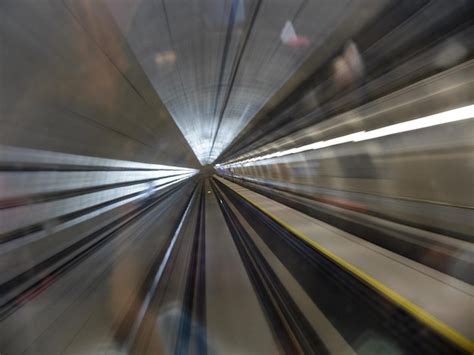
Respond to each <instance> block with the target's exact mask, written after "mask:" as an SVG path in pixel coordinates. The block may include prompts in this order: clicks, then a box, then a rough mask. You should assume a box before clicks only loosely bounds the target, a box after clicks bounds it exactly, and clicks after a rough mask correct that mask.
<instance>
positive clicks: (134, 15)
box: [105, 0, 381, 164]
mask: <svg viewBox="0 0 474 355" xmlns="http://www.w3.org/2000/svg"><path fill="white" fill-rule="evenodd" d="M105 2H106V3H107V5H108V7H109V9H110V11H111V13H112V14H113V16H114V18H115V19H116V21H117V24H118V26H119V27H120V28H121V30H122V31H123V33H124V36H125V37H126V38H127V40H128V41H129V43H130V46H131V48H132V50H133V51H134V53H135V55H136V57H137V59H138V61H139V62H140V63H141V65H142V66H143V68H144V71H145V72H146V73H147V75H148V77H149V78H150V81H151V83H152V84H153V86H154V88H155V89H156V91H157V93H158V95H159V96H160V97H161V99H162V100H163V102H164V104H165V105H166V107H167V108H168V110H169V111H170V113H171V115H172V116H173V118H174V119H175V121H176V123H177V125H178V126H179V128H180V129H181V131H182V132H183V134H184V136H185V137H186V139H187V141H188V142H189V144H190V145H191V147H192V148H193V150H194V152H195V154H196V156H197V157H198V159H199V160H200V161H201V163H203V164H206V163H211V162H213V161H214V159H216V158H217V157H218V156H219V154H220V153H221V152H222V151H223V149H225V148H226V147H227V145H228V144H230V143H231V141H232V140H233V139H234V138H235V136H236V135H237V134H238V133H239V131H240V130H241V129H242V128H243V127H245V125H246V124H247V123H248V122H249V121H250V119H251V118H252V117H253V116H254V115H255V114H256V113H257V112H258V111H259V110H260V109H261V108H262V107H263V106H264V104H265V103H266V101H267V100H269V99H270V98H271V96H272V95H273V94H274V93H275V92H276V91H277V90H278V89H279V88H280V87H281V86H282V85H283V84H284V83H285V81H286V80H288V79H289V78H290V77H291V75H292V74H293V73H294V72H295V71H296V70H297V69H298V68H299V67H300V66H301V64H302V63H303V62H304V61H305V59H306V58H307V57H308V56H309V54H311V53H312V52H313V51H315V50H317V49H320V48H321V46H322V45H323V44H324V43H325V41H326V40H327V39H328V38H329V35H330V34H331V29H332V28H333V27H332V26H335V25H337V24H339V23H340V22H343V21H345V20H346V19H347V18H349V17H350V16H353V15H354V10H355V9H358V10H360V8H359V6H361V7H362V3H365V6H375V7H378V6H379V5H380V4H381V2H378V4H375V3H372V4H371V3H370V2H363V1H347V0H338V1H302V0H293V1H286V0H276V1H259V0H252V1H250V0H226V1H224V0H222V1H221V0H207V1H200V2H198V1H191V2H189V1H183V0H178V1H177V0H173V1H165V0H163V1H157V0H140V1H131V0H105ZM287 21H290V22H291V23H292V25H293V28H294V29H295V31H296V35H297V36H299V40H300V43H299V44H298V43H285V42H284V41H283V40H282V39H281V38H280V36H281V34H282V31H283V29H284V26H285V24H286V22H287ZM247 34H248V38H247Z"/></svg>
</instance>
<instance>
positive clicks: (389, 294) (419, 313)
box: [226, 184, 474, 353]
mask: <svg viewBox="0 0 474 355" xmlns="http://www.w3.org/2000/svg"><path fill="white" fill-rule="evenodd" d="M226 185H227V184H226ZM227 186H228V187H229V188H231V187H230V186H229V185H227ZM232 190H234V191H235V192H236V193H238V194H239V195H240V196H241V197H242V198H243V199H245V200H246V201H248V202H249V203H250V204H252V205H254V206H255V207H256V208H258V209H259V210H261V211H262V212H263V213H265V214H266V215H268V216H269V217H270V218H272V219H274V220H275V221H276V222H278V223H279V224H281V225H282V226H283V227H285V228H286V229H288V230H289V231H290V232H292V233H293V234H295V235H296V236H298V237H299V238H301V239H303V240H304V241H305V242H306V243H308V244H309V245H311V246H312V247H313V248H314V249H316V250H318V251H320V252H321V253H323V254H324V255H326V256H327V257H328V258H330V259H331V260H333V261H334V262H336V263H337V264H339V265H340V266H342V267H343V268H345V269H346V270H348V271H350V272H351V273H353V274H354V275H356V276H357V277H358V278H359V279H361V280H363V281H365V282H366V283H367V284H369V285H370V286H371V287H372V288H374V289H375V290H376V291H378V292H379V293H380V294H382V295H383V296H385V297H386V298H388V299H389V300H391V301H392V302H394V303H396V304H397V305H399V306H400V307H402V308H403V309H405V310H406V311H408V312H409V313H410V314H412V315H413V316H414V317H415V318H417V319H418V320H420V321H421V322H422V323H424V324H426V325H427V326H428V327H430V328H432V329H433V330H435V331H436V332H438V333H439V334H441V335H443V336H444V337H445V338H447V339H449V340H450V341H451V342H453V343H454V344H456V345H458V346H459V347H461V348H462V349H464V350H466V351H468V352H470V353H474V342H472V341H471V340H469V339H468V338H466V337H465V336H464V335H462V334H460V333H459V332H457V331H456V330H454V329H452V328H451V327H449V326H448V325H446V324H444V323H443V322H442V321H440V320H439V319H437V318H436V317H434V316H433V315H431V314H429V313H428V312H426V311H425V310H424V309H422V308H420V307H418V306H417V305H415V304H413V303H412V302H410V301H409V300H408V299H406V298H405V297H403V296H401V295H399V294H398V293H396V292H395V291H393V290H392V289H390V288H388V287H387V286H385V285H383V284H382V283H381V282H380V281H378V280H376V279H374V278H373V277H372V276H369V275H368V274H366V273H365V272H363V271H362V270H360V269H358V268H357V267H356V266H354V265H352V264H350V263H349V262H347V261H345V260H344V259H342V258H340V257H339V256H337V255H336V254H334V253H333V252H331V251H330V250H328V249H326V248H325V247H323V246H322V245H320V244H318V243H316V242H315V241H314V240H312V239H310V238H308V237H307V236H305V235H304V234H303V233H301V232H300V231H298V230H296V229H295V228H293V227H292V226H290V225H289V224H287V223H286V222H284V221H282V220H281V219H280V218H278V217H276V216H275V215H273V214H272V213H271V212H269V211H267V210H266V209H265V208H263V207H261V206H259V205H258V204H257V203H255V202H254V201H252V200H250V199H249V198H248V197H246V196H244V195H243V194H242V193H241V192H239V191H237V190H236V189H232Z"/></svg>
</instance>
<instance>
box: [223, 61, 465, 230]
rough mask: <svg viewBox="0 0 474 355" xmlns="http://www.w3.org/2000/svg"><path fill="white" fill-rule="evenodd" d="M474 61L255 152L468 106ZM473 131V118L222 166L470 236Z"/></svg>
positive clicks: (234, 173)
mask: <svg viewBox="0 0 474 355" xmlns="http://www.w3.org/2000/svg"><path fill="white" fill-rule="evenodd" d="M473 68H474V63H473V62H472V61H469V62H466V63H464V64H462V65H460V66H458V67H456V68H454V69H452V70H449V71H446V72H445V73H442V74H440V75H437V76H435V77H432V78H429V79H427V80H425V81H423V82H420V83H417V84H415V85H413V86H411V87H409V88H406V89H403V90H401V91H399V92H396V93H394V94H391V95H389V96H387V97H384V98H382V99H381V100H378V101H376V102H373V103H371V104H370V105H366V106H363V107H361V108H359V109H358V110H354V111H351V112H348V113H345V114H343V115H341V116H337V117H334V118H332V119H329V120H328V121H326V122H323V123H321V124H318V125H316V126H313V127H310V128H308V129H306V130H303V131H300V132H298V133H296V134H294V135H292V136H289V137H286V138H285V139H283V140H280V141H277V142H275V143H273V144H271V145H269V146H265V147H263V148H261V149H260V150H257V151H254V152H253V155H254V156H264V155H265V154H268V153H272V152H275V151H284V150H286V149H291V148H293V147H298V146H302V145H304V144H308V143H313V142H318V141H324V140H326V139H331V138H334V137H340V136H343V135H346V134H350V133H354V132H358V131H362V130H370V129H375V128H379V127H384V126H388V125H391V124H394V123H397V122H403V121H407V120H409V119H416V118H420V117H424V116H428V115H432V114H434V113H437V112H443V111H447V110H450V109H453V108H457V107H462V106H463V105H467V104H469V103H471V102H472V100H473V96H472V95H473V94H472V93H473V92H474V86H473V81H472V77H473V76H472V71H473ZM473 136H474V124H473V123H472V120H465V121H459V122H452V123H449V124H445V125H439V126H433V127H430V128H425V129H421V130H415V131H410V132H405V133H401V134H394V135H390V136H386V137H381V138H378V139H373V140H367V141H361V142H351V143H346V144H341V145H335V146H331V147H327V148H323V149H318V150H309V151H306V152H304V153H298V154H292V155H287V156H282V157H275V158H271V159H267V160H262V161H255V162H253V163H251V164H244V165H240V166H239V165H238V164H236V165H235V166H232V167H230V168H227V169H221V170H220V172H221V174H223V175H227V176H230V177H233V178H237V179H241V180H244V181H249V182H253V183H257V184H261V185H264V186H269V187H272V188H275V189H280V190H284V191H290V192H293V193H297V194H300V195H303V196H306V197H309V198H311V199H314V200H317V201H319V202H323V203H327V204H331V205H337V206H339V207H343V208H348V209H352V210H357V211H360V212H363V213H372V214H375V215H377V216H381V217H387V218H390V219H392V220H396V221H399V222H400V221H401V222H402V223H409V224H412V225H417V226H423V227H430V228H432V227H433V228H434V229H436V230H443V231H446V232H447V233H451V232H452V233H453V234H456V233H460V234H462V235H465V236H469V235H472V216H473V208H474V199H473V195H472V181H473V177H474V165H473V164H472V162H473V156H474V155H473V153H474V145H473V141H472V137H473ZM249 156H251V155H250V154H249ZM453 172H456V173H455V174H454V173H453Z"/></svg>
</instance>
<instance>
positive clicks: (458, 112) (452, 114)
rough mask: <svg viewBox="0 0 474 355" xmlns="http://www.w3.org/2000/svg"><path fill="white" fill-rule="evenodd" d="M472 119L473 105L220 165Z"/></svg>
mask: <svg viewBox="0 0 474 355" xmlns="http://www.w3.org/2000/svg"><path fill="white" fill-rule="evenodd" d="M473 117H474V105H469V106H464V107H461V108H457V109H454V110H449V111H445V112H440V113H437V114H434V115H430V116H425V117H422V118H417V119H414V120H410V121H406V122H402V123H397V124H393V125H390V126H386V127H382V128H378V129H374V130H371V131H361V132H356V133H351V134H348V135H345V136H341V137H337V138H333V139H329V140H327V141H319V142H315V143H311V144H307V145H303V146H301V147H296V148H291V149H287V150H283V151H278V152H274V153H271V154H267V155H261V156H256V157H253V158H249V159H245V160H240V161H236V162H230V163H228V164H221V165H219V166H223V167H225V168H231V167H235V166H250V165H253V164H252V163H253V162H256V161H260V160H267V159H271V158H277V157H281V156H285V155H290V154H296V153H301V152H305V151H309V150H317V149H322V148H327V147H331V146H334V145H339V144H344V143H350V142H360V141H365V140H369V139H375V138H380V137H385V136H389V135H392V134H398V133H403V132H408V131H414V130H417V129H422V128H427V127H433V126H438V125H441V124H445V123H450V122H456V121H462V120H467V119H470V118H473Z"/></svg>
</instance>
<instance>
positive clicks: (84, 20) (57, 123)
mask: <svg viewBox="0 0 474 355" xmlns="http://www.w3.org/2000/svg"><path fill="white" fill-rule="evenodd" d="M0 52H1V56H0V60H1V65H0V71H1V72H0V79H1V80H0V97H1V98H2V100H1V103H0V125H1V127H2V129H1V130H0V144H3V145H13V146H19V147H27V148H35V149H42V150H48V151H57V152H65V153H72V154H81V155H89V156H95V157H103V158H112V159H123V160H134V161H141V162H147V163H160V164H169V165H180V166H190V167H193V166H194V167H195V166H198V163H197V161H196V159H195V157H194V155H193V153H192V152H191V151H190V148H189V147H188V145H187V143H186V141H185V139H184V137H183V136H182V134H181V132H180V131H179V129H178V128H177V127H176V125H175V123H174V121H173V120H172V119H171V117H170V116H169V113H168V112H167V110H166V109H165V108H164V106H163V104H162V103H161V102H160V100H159V98H158V96H157V95H156V92H155V91H154V89H153V87H152V86H151V84H150V83H149V81H148V78H147V77H146V75H145V74H144V73H143V71H142V69H141V67H140V65H139V63H138V62H137V60H136V59H135V57H134V55H133V54H132V52H131V50H130V49H129V48H128V45H127V43H126V41H125V40H124V38H123V36H122V34H121V32H120V30H119V29H118V27H117V26H116V25H115V23H114V21H113V19H112V17H111V16H110V15H109V13H108V10H107V7H106V6H105V5H103V4H102V2H101V1H95V0H94V1H89V0H79V1H78V0H71V1H69V0H66V1H60V0H48V1H27V0H6V1H2V2H1V3H0Z"/></svg>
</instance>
